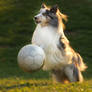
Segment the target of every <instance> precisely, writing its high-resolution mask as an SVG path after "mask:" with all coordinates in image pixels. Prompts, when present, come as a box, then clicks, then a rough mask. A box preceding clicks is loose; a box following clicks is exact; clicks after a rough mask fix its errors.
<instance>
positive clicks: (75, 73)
mask: <svg viewBox="0 0 92 92" xmlns="http://www.w3.org/2000/svg"><path fill="white" fill-rule="evenodd" d="M64 72H65V75H66V76H67V77H68V79H69V81H70V82H77V81H79V82H82V81H83V76H82V74H81V72H80V71H79V69H78V68H77V67H76V66H75V65H74V64H71V65H68V66H66V67H65V68H64Z"/></svg>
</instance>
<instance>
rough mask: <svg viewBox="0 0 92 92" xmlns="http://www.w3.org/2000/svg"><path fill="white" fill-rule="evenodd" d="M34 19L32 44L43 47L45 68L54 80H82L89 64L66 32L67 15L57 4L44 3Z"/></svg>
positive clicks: (62, 81)
mask: <svg viewBox="0 0 92 92" xmlns="http://www.w3.org/2000/svg"><path fill="white" fill-rule="evenodd" d="M34 20H35V22H36V24H37V26H36V28H35V31H34V33H33V36H32V44H36V45H38V46H40V47H41V48H43V50H44V52H45V54H46V59H45V62H44V66H43V70H50V71H51V72H52V77H53V78H54V80H56V81H57V82H60V83H69V82H77V81H79V82H82V81H83V76H82V73H81V72H82V71H84V70H85V69H86V68H87V66H86V65H85V63H84V62H83V59H82V58H81V56H80V55H79V53H77V52H75V51H74V50H73V48H72V47H71V46H70V43H69V40H68V39H67V37H66V36H65V34H64V27H65V26H64V24H63V20H65V21H66V20H67V16H66V15H65V14H62V13H61V12H60V10H59V8H58V6H57V5H54V6H53V7H47V6H46V5H45V4H42V5H41V9H40V11H39V13H38V14H37V15H36V16H35V17H34Z"/></svg>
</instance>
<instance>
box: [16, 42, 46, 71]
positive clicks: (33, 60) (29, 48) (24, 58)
mask: <svg viewBox="0 0 92 92" xmlns="http://www.w3.org/2000/svg"><path fill="white" fill-rule="evenodd" d="M44 60H45V53H44V51H43V49H42V48H40V47H39V46H36V45H32V44H29V45H26V46H24V47H23V48H21V49H20V51H19V53H18V64H19V66H20V68H22V69H23V70H24V71H26V72H33V71H36V70H38V69H40V68H42V66H43V64H44Z"/></svg>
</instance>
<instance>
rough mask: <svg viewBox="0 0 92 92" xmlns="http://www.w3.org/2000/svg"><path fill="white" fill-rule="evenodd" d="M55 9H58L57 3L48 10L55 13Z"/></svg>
mask: <svg viewBox="0 0 92 92" xmlns="http://www.w3.org/2000/svg"><path fill="white" fill-rule="evenodd" d="M57 10H58V6H57V5H54V6H53V7H52V8H51V9H50V12H52V13H56V12H57Z"/></svg>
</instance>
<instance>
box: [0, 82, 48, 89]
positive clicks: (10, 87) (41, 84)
mask: <svg viewBox="0 0 92 92" xmlns="http://www.w3.org/2000/svg"><path fill="white" fill-rule="evenodd" d="M48 85H49V84H48V83H45V82H43V83H28V82H27V83H24V84H17V85H12V86H0V90H2V89H8V90H9V89H14V88H22V87H31V86H35V87H37V86H39V87H40V86H48Z"/></svg>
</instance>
